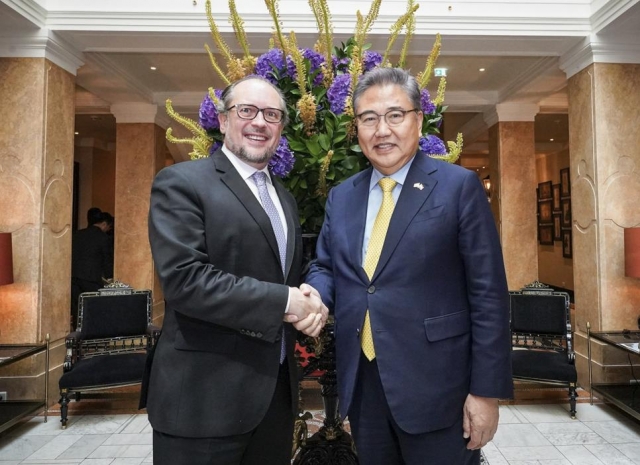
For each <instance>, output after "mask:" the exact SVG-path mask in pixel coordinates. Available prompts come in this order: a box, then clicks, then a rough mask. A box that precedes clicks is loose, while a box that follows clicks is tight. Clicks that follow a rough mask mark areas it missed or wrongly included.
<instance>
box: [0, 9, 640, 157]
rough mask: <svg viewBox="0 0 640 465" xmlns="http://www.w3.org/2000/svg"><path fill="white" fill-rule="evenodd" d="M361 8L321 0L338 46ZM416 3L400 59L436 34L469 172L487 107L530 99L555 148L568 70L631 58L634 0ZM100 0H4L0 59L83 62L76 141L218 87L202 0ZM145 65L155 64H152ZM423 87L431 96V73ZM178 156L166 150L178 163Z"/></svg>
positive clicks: (415, 58) (382, 23) (310, 36)
mask: <svg viewBox="0 0 640 465" xmlns="http://www.w3.org/2000/svg"><path fill="white" fill-rule="evenodd" d="M213 3H214V5H213V7H212V8H213V11H214V16H215V17H216V21H217V23H218V25H219V27H220V29H221V31H222V32H223V35H224V37H225V39H226V40H227V42H228V43H229V44H230V45H231V46H232V48H236V47H237V46H236V45H234V44H236V42H235V38H234V37H233V34H232V32H231V28H230V27H229V26H228V23H227V17H228V10H227V5H226V3H227V2H224V1H214V2H213ZM236 3H237V6H238V10H239V12H240V14H241V16H242V17H243V19H244V20H245V28H246V30H247V31H249V42H250V44H251V51H252V53H253V54H254V55H258V54H260V53H262V52H264V51H266V50H267V49H268V39H269V37H270V29H271V24H272V23H271V20H270V18H269V16H268V15H267V11H266V8H265V6H264V3H263V2H262V1H260V0H243V1H242V2H236ZM370 3H371V2H370V1H369V0H355V1H350V2H345V1H344V0H329V6H330V8H331V12H332V18H333V25H334V32H335V40H334V42H339V41H340V40H345V39H346V38H347V37H348V36H349V35H350V33H351V32H352V29H353V23H354V19H355V10H356V9H360V11H362V12H363V13H366V12H367V10H368V8H369V5H370ZM417 3H419V4H420V8H419V10H418V12H417V20H416V33H415V36H414V39H413V41H412V43H411V47H410V58H409V61H408V64H407V67H409V68H411V69H412V70H413V71H415V72H418V71H421V70H422V69H423V68H424V65H425V60H426V57H427V56H428V54H429V51H430V49H431V46H432V44H433V41H434V38H435V33H436V32H440V33H441V34H442V44H443V45H442V52H441V56H440V58H439V60H438V67H444V68H447V70H448V76H447V93H446V99H445V104H446V105H448V106H449V109H448V111H447V114H446V116H445V132H446V135H447V136H448V137H449V135H450V134H453V135H455V133H456V132H457V131H458V130H462V131H463V132H464V136H465V151H464V157H465V158H466V160H467V162H466V165H467V166H470V167H474V168H475V167H478V168H479V167H480V166H485V165H486V164H487V163H488V160H487V156H486V155H487V153H488V151H487V144H486V141H487V121H489V122H491V121H496V119H495V118H496V105H499V104H514V105H515V106H514V105H512V109H513V108H515V109H516V113H517V109H518V108H519V107H518V105H523V106H522V108H523V114H525V113H527V112H528V113H530V108H531V106H530V105H537V106H538V107H539V113H538V115H537V116H536V119H535V121H536V125H535V128H536V151H537V153H538V154H543V153H552V152H554V151H558V150H562V149H563V148H566V147H567V144H568V118H567V114H566V113H567V95H566V83H567V76H570V75H572V74H575V72H577V71H579V70H580V69H582V68H584V66H586V65H587V64H589V63H593V62H619V63H629V62H635V63H638V62H640V0H565V1H555V0H553V1H552V0H542V1H538V2H531V1H524V0H493V1H483V0H466V1H463V0H450V1H447V2H445V1H440V0H434V1H418V2H417ZM406 4H407V2H406V0H383V2H382V7H381V11H380V16H379V19H378V21H377V22H376V23H375V25H374V27H373V29H372V32H371V34H370V35H369V38H368V39H369V40H368V41H369V42H371V43H372V44H373V49H376V50H378V51H380V52H382V51H383V50H384V48H385V46H386V42H387V38H388V30H389V26H390V25H391V24H392V23H393V21H395V19H396V18H397V17H398V16H399V15H400V14H402V13H403V12H404V10H405V8H406ZM106 5H107V3H105V2H87V1H81V0H64V1H63V0H46V1H45V0H24V1H20V0H0V56H40V55H38V53H44V55H41V56H47V57H48V58H50V59H52V60H53V61H54V62H57V63H58V64H60V65H61V66H63V67H65V69H67V70H70V71H72V72H73V71H75V69H74V68H76V67H78V66H80V64H82V65H81V66H80V67H79V69H77V81H76V82H77V84H78V92H77V95H76V108H77V115H78V116H77V118H76V122H77V127H76V130H77V131H78V132H79V133H80V135H79V136H77V137H78V138H84V139H96V140H100V143H101V144H103V145H104V144H109V143H113V142H114V140H115V122H114V121H115V120H114V118H113V117H112V116H110V115H109V113H111V112H112V110H111V107H112V105H116V106H117V105H121V104H125V105H126V104H129V103H146V104H155V105H158V106H159V108H160V110H159V113H163V112H164V109H163V107H164V101H165V100H166V99H167V98H171V99H172V100H173V102H174V105H175V106H176V108H177V109H178V110H179V111H181V112H184V113H186V114H191V115H194V114H195V113H196V112H197V108H198V105H199V102H200V101H201V99H202V98H203V96H204V95H205V93H206V89H207V88H208V87H209V86H213V87H217V88H220V87H222V83H221V82H220V81H219V79H218V78H217V76H216V75H215V74H214V72H213V71H212V69H211V66H210V64H209V60H208V57H207V55H206V52H205V50H204V47H203V45H204V43H208V44H210V45H211V46H212V48H213V44H212V41H211V38H210V35H209V33H208V25H207V22H206V16H205V14H204V1H203V0H136V1H133V0H110V2H108V8H109V11H105V6H106ZM280 13H281V15H280V17H281V19H282V23H283V29H284V30H287V31H288V30H289V29H290V28H293V29H295V31H296V36H297V38H298V40H299V43H300V44H301V45H304V46H311V45H312V43H313V42H314V41H315V39H316V36H317V34H314V31H316V30H317V29H316V27H315V19H314V18H313V15H312V14H311V13H310V10H309V7H308V5H307V2H303V1H302V0H281V1H280ZM41 44H44V45H41ZM400 44H401V41H398V47H399V46H400ZM38 47H40V49H38ZM41 49H44V52H41V51H40V50H41ZM236 51H237V50H236ZM151 66H155V67H156V68H157V69H156V70H155V71H152V70H151V69H150V67H151ZM480 68H484V69H485V71H484V72H480V71H479V69H480ZM429 88H430V90H431V91H432V93H435V90H436V88H437V80H436V79H434V80H432V82H431V84H430V86H429ZM527 104H529V106H527ZM512 113H513V111H512ZM92 115H103V116H101V117H99V118H96V117H95V116H94V117H93V118H92V117H91V116H92ZM499 116H500V113H499V112H498V117H499ZM161 124H164V123H161ZM453 137H455V136H453ZM550 139H554V140H553V142H551V141H550ZM187 152H188V150H186V148H185V150H182V151H176V150H175V148H174V149H173V150H172V154H173V155H174V156H175V157H177V158H183V157H185V155H186V153H187Z"/></svg>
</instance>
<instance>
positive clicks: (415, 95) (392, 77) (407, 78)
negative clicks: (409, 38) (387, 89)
mask: <svg viewBox="0 0 640 465" xmlns="http://www.w3.org/2000/svg"><path fill="white" fill-rule="evenodd" d="M388 85H395V86H399V87H401V88H402V90H404V92H405V93H406V94H407V97H409V100H410V101H411V103H412V105H413V108H417V109H418V110H422V105H421V103H420V87H419V86H418V82H417V81H416V79H415V78H414V77H413V76H412V75H411V74H409V72H408V71H405V70H404V69H401V68H375V69H372V70H371V71H369V72H368V73H366V74H364V75H363V76H362V77H361V78H360V81H358V84H357V85H356V90H354V91H353V109H354V112H355V111H356V108H358V100H360V97H362V94H364V93H365V92H366V91H367V90H369V89H370V88H372V87H376V86H388Z"/></svg>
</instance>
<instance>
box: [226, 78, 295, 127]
mask: <svg viewBox="0 0 640 465" xmlns="http://www.w3.org/2000/svg"><path fill="white" fill-rule="evenodd" d="M252 79H255V80H256V81H262V82H264V83H266V84H269V85H270V86H271V87H272V88H273V89H274V90H275V91H276V92H277V93H278V96H279V97H280V110H282V111H283V112H284V117H283V118H282V121H281V123H282V126H286V125H287V124H288V123H289V113H288V112H287V101H286V100H285V98H284V94H283V93H282V91H281V90H280V89H278V88H277V87H276V86H275V85H273V83H272V82H270V81H269V80H267V79H265V78H263V77H262V76H258V75H256V74H251V75H249V76H245V77H243V78H242V79H238V80H237V81H236V82H234V83H232V84H229V85H228V86H227V87H226V88H225V89H224V90H223V91H222V95H221V96H220V101H219V104H218V105H216V110H218V114H220V115H225V114H227V113H228V110H227V108H229V107H230V106H231V101H232V100H233V91H234V89H235V88H236V86H237V85H238V84H240V83H241V82H244V81H250V80H252Z"/></svg>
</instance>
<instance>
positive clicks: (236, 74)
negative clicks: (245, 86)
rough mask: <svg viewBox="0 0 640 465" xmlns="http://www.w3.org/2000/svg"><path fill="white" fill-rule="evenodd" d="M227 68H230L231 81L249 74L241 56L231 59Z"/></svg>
mask: <svg viewBox="0 0 640 465" xmlns="http://www.w3.org/2000/svg"><path fill="white" fill-rule="evenodd" d="M227 68H228V69H229V79H230V80H231V82H234V81H237V80H238V79H242V78H243V77H245V76H246V75H247V71H246V70H245V68H244V63H243V61H242V60H241V59H239V58H234V59H232V60H231V61H229V62H228V63H227Z"/></svg>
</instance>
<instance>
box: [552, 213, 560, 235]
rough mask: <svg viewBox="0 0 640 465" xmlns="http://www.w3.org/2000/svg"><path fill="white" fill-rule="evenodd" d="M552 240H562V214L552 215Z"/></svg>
mask: <svg viewBox="0 0 640 465" xmlns="http://www.w3.org/2000/svg"><path fill="white" fill-rule="evenodd" d="M553 240H554V241H561V240H562V214H561V213H554V214H553Z"/></svg>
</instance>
